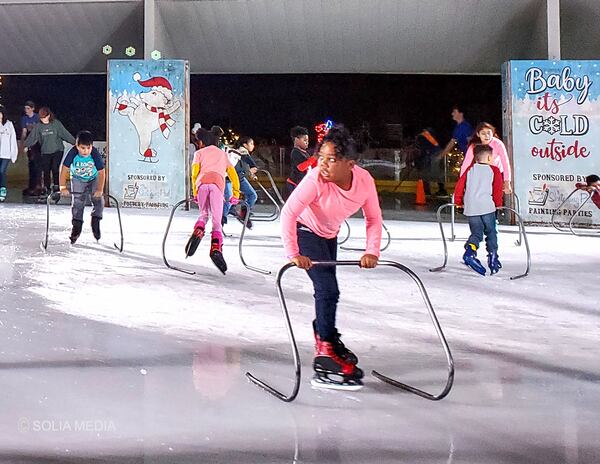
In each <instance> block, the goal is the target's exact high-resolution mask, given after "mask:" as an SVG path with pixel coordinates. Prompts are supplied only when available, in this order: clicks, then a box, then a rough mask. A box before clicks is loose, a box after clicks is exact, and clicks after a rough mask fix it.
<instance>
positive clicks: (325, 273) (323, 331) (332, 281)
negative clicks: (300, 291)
mask: <svg viewBox="0 0 600 464" xmlns="http://www.w3.org/2000/svg"><path fill="white" fill-rule="evenodd" d="M298 246H299V247H300V254H301V255H303V256H308V257H309V258H310V259H311V260H313V261H335V259H336V257H337V237H335V238H329V239H327V238H323V237H320V236H319V235H317V234H315V233H314V232H312V231H311V230H310V229H308V228H307V227H305V226H301V225H298ZM335 270H336V268H335V266H313V268H312V269H310V270H308V271H306V272H307V273H308V277H310V280H312V283H313V288H314V290H315V293H314V297H315V313H316V315H317V332H318V334H319V337H320V338H321V340H324V341H333V337H334V335H335V313H336V310H337V304H338V300H339V298H340V291H339V289H338V283H337V278H336V276H335Z"/></svg>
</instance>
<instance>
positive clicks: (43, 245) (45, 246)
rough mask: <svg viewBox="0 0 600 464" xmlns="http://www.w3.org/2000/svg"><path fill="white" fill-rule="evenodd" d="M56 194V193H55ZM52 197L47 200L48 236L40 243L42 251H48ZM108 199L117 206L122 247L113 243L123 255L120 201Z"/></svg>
mask: <svg viewBox="0 0 600 464" xmlns="http://www.w3.org/2000/svg"><path fill="white" fill-rule="evenodd" d="M54 193H56V192H54ZM52 195H53V193H51V194H50V195H48V197H47V198H46V236H45V238H44V241H43V242H41V243H40V246H41V247H42V250H44V251H46V250H47V249H48V229H49V228H50V200H51V199H52ZM106 196H107V197H108V198H110V199H112V200H114V202H115V204H116V205H117V216H118V218H119V231H120V232H121V246H120V247H119V246H117V244H116V243H113V245H114V246H115V248H116V249H117V250H119V253H123V242H124V238H123V223H122V222H121V210H120V209H119V201H118V200H117V199H116V198H115V197H113V196H112V195H108V194H107V195H106Z"/></svg>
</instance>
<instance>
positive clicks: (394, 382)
mask: <svg viewBox="0 0 600 464" xmlns="http://www.w3.org/2000/svg"><path fill="white" fill-rule="evenodd" d="M359 265H360V261H313V266H359ZM378 265H379V266H389V267H394V268H396V269H398V270H399V271H402V272H404V273H405V274H408V275H409V276H410V277H411V278H412V280H413V281H414V282H415V283H416V284H417V286H418V287H419V290H420V292H421V296H422V297H423V302H424V303H425V306H426V307H427V310H428V312H429V316H430V317H431V321H432V322H433V326H434V328H435V331H436V333H437V335H438V338H439V340H440V343H441V344H442V347H443V349H444V353H445V355H446V362H447V367H448V377H447V379H446V385H445V387H444V389H443V390H442V392H441V393H439V394H438V395H433V394H431V393H428V392H426V391H423V390H420V389H418V388H415V387H412V386H410V385H407V384H404V383H401V382H398V381H397V380H394V379H392V378H390V377H387V376H385V375H383V374H380V373H379V372H377V371H372V372H371V374H372V375H373V376H374V377H375V378H377V379H378V380H381V381H382V382H385V383H388V384H390V385H392V386H394V387H396V388H399V389H401V390H406V391H408V392H411V393H414V394H415V395H418V396H421V397H423V398H426V399H428V400H432V401H438V400H441V399H442V398H444V397H445V396H446V395H448V393H450V389H451V388H452V384H453V382H454V360H453V358H452V354H451V353H450V347H449V346H448V342H447V341H446V338H445V337H444V333H443V332H442V328H441V327H440V323H439V321H438V319H437V317H436V315H435V311H434V310H433V306H432V305H431V301H430V300H429V296H428V295H427V291H426V290H425V287H424V285H423V282H421V279H419V277H418V276H417V275H416V274H415V273H414V272H413V271H412V270H410V269H409V268H408V267H406V266H404V265H402V264H400V263H397V262H395V261H379V263H378ZM292 267H296V265H295V264H294V263H288V264H286V265H284V266H283V267H282V268H281V269H280V270H279V272H278V273H277V280H276V287H277V295H278V296H279V303H280V305H281V309H282V311H283V317H284V320H285V325H286V328H287V332H288V337H289V340H290V344H291V346H292V356H293V358H294V369H295V381H294V388H293V390H292V393H291V394H290V395H285V394H283V393H281V392H280V391H278V390H277V389H275V388H273V387H272V386H270V385H268V384H267V383H266V382H264V381H262V380H260V379H258V378H256V377H255V376H254V375H252V374H251V373H250V372H246V377H247V378H248V380H250V381H251V382H252V383H254V384H255V385H257V386H259V387H261V388H263V389H264V390H265V391H267V392H268V393H270V394H272V395H273V396H275V397H276V398H279V399H280V400H281V401H285V402H288V403H289V402H292V401H294V400H295V399H296V396H298V391H299V390H300V380H301V365H300V356H299V355H298V345H297V344H296V339H295V337H294V330H293V328H292V323H291V321H290V315H289V311H288V309H287V305H286V302H285V297H284V295H283V290H282V288H281V279H282V277H283V274H284V273H285V272H286V271H287V270H288V269H290V268H292Z"/></svg>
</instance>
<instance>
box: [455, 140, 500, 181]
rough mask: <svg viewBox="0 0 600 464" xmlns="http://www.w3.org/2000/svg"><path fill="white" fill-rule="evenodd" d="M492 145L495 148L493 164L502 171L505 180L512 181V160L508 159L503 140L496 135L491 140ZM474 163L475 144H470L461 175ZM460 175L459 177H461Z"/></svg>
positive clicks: (461, 168)
mask: <svg viewBox="0 0 600 464" xmlns="http://www.w3.org/2000/svg"><path fill="white" fill-rule="evenodd" d="M490 147H491V149H492V150H493V153H492V163H491V165H492V166H496V167H497V168H498V169H500V172H501V173H502V178H503V179H504V182H510V181H511V179H512V174H511V172H510V161H509V159H508V152H507V151H506V147H505V146H504V143H503V142H502V140H500V139H498V138H496V137H494V138H492V141H491V142H490ZM472 164H473V144H470V145H469V147H468V148H467V153H465V159H464V161H463V163H462V166H461V167H460V176H462V175H463V174H464V173H465V171H466V170H467V169H469V168H470V167H471V165H472ZM460 176H459V177H460Z"/></svg>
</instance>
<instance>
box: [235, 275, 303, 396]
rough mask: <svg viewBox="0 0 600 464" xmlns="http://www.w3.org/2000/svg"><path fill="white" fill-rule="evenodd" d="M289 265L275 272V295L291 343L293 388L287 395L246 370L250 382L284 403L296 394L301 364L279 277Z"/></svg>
mask: <svg viewBox="0 0 600 464" xmlns="http://www.w3.org/2000/svg"><path fill="white" fill-rule="evenodd" d="M291 267H296V265H295V264H294V263H287V264H286V265H285V266H283V267H282V268H281V269H280V270H279V272H278V273H277V284H276V286H277V296H278V297H279V303H280V305H281V310H282V311H283V318H284V320H285V327H286V329H287V333H288V338H289V339H290V344H291V345H292V356H293V358H294V374H295V381H294V388H293V389H292V393H290V394H289V395H285V394H284V393H281V392H280V391H279V390H277V389H275V388H273V387H271V386H270V385H268V384H267V383H265V382H263V381H262V380H260V379H258V378H256V377H255V376H254V375H252V374H251V373H250V372H246V377H247V378H248V380H250V382H252V383H253V384H255V385H258V386H259V387H260V388H262V389H264V390H265V391H267V392H268V393H270V394H271V395H273V396H275V397H276V398H279V399H280V400H281V401H285V402H286V403H289V402H292V401H294V400H295V399H296V396H298V391H299V390H300V379H301V366H300V355H299V354H298V345H297V344H296V338H295V337H294V330H293V329H292V323H291V321H290V313H289V311H288V309H287V304H286V302H285V297H284V296H283V290H282V289H281V278H282V277H283V274H284V273H285V271H287V270H288V269H289V268H291Z"/></svg>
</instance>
